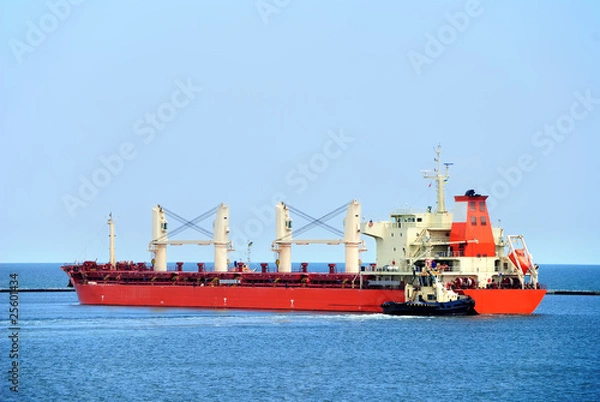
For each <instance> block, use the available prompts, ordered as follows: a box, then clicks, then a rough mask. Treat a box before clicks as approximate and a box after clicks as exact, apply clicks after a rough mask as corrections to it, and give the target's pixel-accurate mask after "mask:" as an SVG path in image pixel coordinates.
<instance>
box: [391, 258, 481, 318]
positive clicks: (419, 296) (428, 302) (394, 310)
mask: <svg viewBox="0 0 600 402" xmlns="http://www.w3.org/2000/svg"><path fill="white" fill-rule="evenodd" d="M404 292H405V295H406V299H407V300H408V301H406V302H404V303H397V302H395V301H387V302H385V303H383V304H382V305H381V308H382V309H383V313H384V314H390V315H412V316H447V315H475V314H477V312H476V311H475V300H473V299H472V298H471V297H470V296H464V295H459V294H458V293H456V292H454V291H453V290H452V289H451V288H446V287H444V286H443V285H442V284H441V283H440V281H439V278H438V277H437V276H436V275H434V274H433V273H432V272H431V270H429V269H427V270H426V272H425V273H423V274H421V275H415V277H414V278H413V282H412V283H410V284H407V285H406V287H405V289H404Z"/></svg>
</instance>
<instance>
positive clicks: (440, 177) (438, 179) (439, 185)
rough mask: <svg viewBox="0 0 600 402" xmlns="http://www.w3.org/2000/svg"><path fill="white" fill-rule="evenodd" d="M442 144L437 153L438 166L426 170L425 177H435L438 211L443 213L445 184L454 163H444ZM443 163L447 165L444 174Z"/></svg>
mask: <svg viewBox="0 0 600 402" xmlns="http://www.w3.org/2000/svg"><path fill="white" fill-rule="evenodd" d="M441 153H442V146H441V145H438V147H437V149H436V151H435V154H436V157H435V159H434V160H435V161H436V162H437V164H438V165H437V168H435V169H434V170H433V172H432V171H431V170H426V171H424V172H423V173H424V176H423V177H424V178H426V179H434V180H435V183H436V190H437V213H439V214H442V213H446V212H448V211H446V203H445V201H444V186H445V185H446V181H447V180H448V178H449V177H450V166H452V165H454V163H442V158H441ZM442 165H444V166H446V171H445V172H444V174H442Z"/></svg>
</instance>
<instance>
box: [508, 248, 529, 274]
mask: <svg viewBox="0 0 600 402" xmlns="http://www.w3.org/2000/svg"><path fill="white" fill-rule="evenodd" d="M508 258H509V259H510V261H511V262H512V263H513V264H515V267H517V268H519V267H520V268H521V270H522V271H523V275H526V274H527V271H529V268H531V263H530V261H529V256H528V255H527V254H526V253H525V250H524V249H522V248H518V249H516V250H515V251H513V252H512V253H510V254H509V255H508Z"/></svg>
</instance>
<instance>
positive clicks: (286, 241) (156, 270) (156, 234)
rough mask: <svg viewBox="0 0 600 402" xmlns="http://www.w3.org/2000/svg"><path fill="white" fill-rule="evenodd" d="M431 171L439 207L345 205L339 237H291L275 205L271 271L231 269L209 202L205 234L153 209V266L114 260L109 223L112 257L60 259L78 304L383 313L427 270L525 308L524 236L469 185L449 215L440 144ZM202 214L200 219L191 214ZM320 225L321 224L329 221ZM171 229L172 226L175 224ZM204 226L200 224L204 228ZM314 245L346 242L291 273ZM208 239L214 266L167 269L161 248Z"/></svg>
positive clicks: (530, 283)
mask: <svg viewBox="0 0 600 402" xmlns="http://www.w3.org/2000/svg"><path fill="white" fill-rule="evenodd" d="M436 161H438V168H437V169H435V170H434V171H433V172H426V173H425V178H428V179H433V180H435V181H436V185H437V196H438V201H437V208H436V210H435V211H434V210H433V208H432V207H428V208H427V209H426V210H425V211H415V210H398V211H394V212H392V214H391V220H389V221H378V222H374V221H372V220H370V221H368V222H367V221H362V222H361V218H360V216H361V212H360V204H359V203H358V202H356V201H352V202H351V203H350V204H349V205H348V206H347V213H346V218H345V220H344V232H343V233H342V232H340V237H341V238H339V239H333V240H331V239H329V240H295V239H293V236H292V235H293V234H295V233H296V232H294V233H293V232H292V220H291V218H290V209H292V210H294V209H293V208H291V207H290V206H288V205H285V204H283V203H280V204H279V205H277V206H276V224H275V226H276V240H275V241H274V242H273V245H272V250H273V251H274V252H275V253H277V256H278V258H277V261H276V264H275V266H276V267H275V268H274V270H273V271H271V270H270V267H269V266H268V264H261V269H260V271H259V272H253V271H250V270H249V268H248V265H245V264H242V263H240V264H236V266H233V267H231V266H230V264H229V263H228V260H227V255H228V253H229V252H231V251H233V247H232V243H231V242H230V241H229V225H228V219H229V213H228V208H227V206H226V205H224V204H221V205H220V206H218V207H217V208H215V212H216V219H215V221H214V234H211V235H212V236H213V239H212V240H205V241H197V240H169V239H168V235H169V233H168V231H167V222H166V219H165V212H170V211H168V210H166V208H163V207H160V206H157V207H155V208H154V209H153V219H152V221H153V237H152V238H153V240H152V241H151V242H150V251H151V252H152V253H153V255H154V258H153V262H152V265H151V266H147V265H146V264H145V263H137V264H135V263H131V262H130V263H123V262H115V258H114V226H113V221H112V218H111V219H109V221H108V223H109V227H110V242H111V245H110V250H111V257H110V262H108V263H107V264H97V263H96V262H93V261H86V262H84V263H82V264H73V265H65V266H63V267H62V269H63V270H64V271H65V272H66V273H67V274H68V275H69V278H70V281H71V284H72V285H73V286H74V287H75V290H76V291H77V295H78V298H79V301H80V303H81V304H93V305H123V306H165V307H204V308H244V309H268V310H298V311H343V312H369V313H380V312H382V311H383V310H382V307H381V305H382V304H383V303H385V302H390V301H393V302H397V303H402V302H405V301H410V300H411V299H412V298H413V297H415V295H416V294H418V293H419V289H420V287H419V281H418V279H419V278H420V277H422V273H424V272H427V273H432V274H433V275H435V276H436V278H439V282H440V283H441V284H442V285H443V286H444V288H445V289H447V290H448V291H449V292H450V291H452V292H455V293H457V294H459V295H466V296H470V297H471V298H472V299H473V300H475V311H476V312H477V313H479V314H531V313H533V311H534V310H535V309H536V308H537V306H538V305H539V304H540V302H541V300H542V299H543V297H544V295H545V293H546V290H545V289H542V288H541V286H540V285H539V283H538V268H539V267H538V266H537V265H536V264H534V263H533V260H532V257H531V254H530V253H529V250H528V249H527V245H526V243H525V240H524V238H523V236H522V235H518V236H505V235H504V232H503V230H502V229H501V228H498V227H492V226H491V221H490V219H489V215H488V210H487V205H486V199H487V196H483V195H480V194H477V193H475V192H474V191H473V190H469V191H467V192H466V194H465V195H463V196H456V197H455V207H454V212H449V211H447V210H446V209H445V203H444V184H445V182H446V181H447V179H448V177H449V175H448V170H449V166H450V165H451V164H445V173H444V174H442V163H441V162H440V161H441V159H440V149H439V148H438V150H437V158H436ZM172 215H173V216H174V217H176V218H177V219H178V220H180V221H181V222H182V223H183V224H184V226H185V227H194V226H196V223H197V221H198V218H197V219H195V220H193V221H185V220H183V218H181V217H179V216H178V215H175V214H172ZM199 218H200V217H199ZM316 222H317V224H323V221H322V220H317V221H316ZM327 226H328V225H327ZM173 232H175V231H173ZM205 232H206V231H205ZM361 234H362V235H367V236H371V237H373V238H374V239H375V242H376V247H377V251H376V263H374V264H369V265H367V266H363V265H362V264H361V262H360V259H359V253H360V252H361V251H364V250H365V248H364V242H363V241H361V239H360V236H361ZM307 243H322V244H343V245H344V246H345V264H344V272H337V270H336V266H335V264H330V265H329V272H328V273H322V272H309V270H308V264H307V263H303V264H301V268H300V270H299V271H296V272H293V271H292V264H291V248H292V245H293V244H307ZM181 244H197V245H212V246H214V251H215V261H214V268H212V269H210V270H209V269H207V268H206V267H205V265H204V264H202V263H199V264H198V267H197V270H196V269H195V270H194V272H190V271H185V270H183V263H177V270H175V271H168V270H167V264H166V261H167V259H166V258H167V257H166V251H167V246H168V245H181Z"/></svg>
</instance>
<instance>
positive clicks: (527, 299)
mask: <svg viewBox="0 0 600 402" xmlns="http://www.w3.org/2000/svg"><path fill="white" fill-rule="evenodd" d="M457 293H461V294H464V295H467V296H471V298H473V300H475V311H476V312H477V313H478V314H524V315H527V314H532V313H533V312H534V310H535V309H536V308H537V306H539V304H540V303H541V302H542V299H543V298H544V295H545V294H546V289H463V290H460V291H457Z"/></svg>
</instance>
